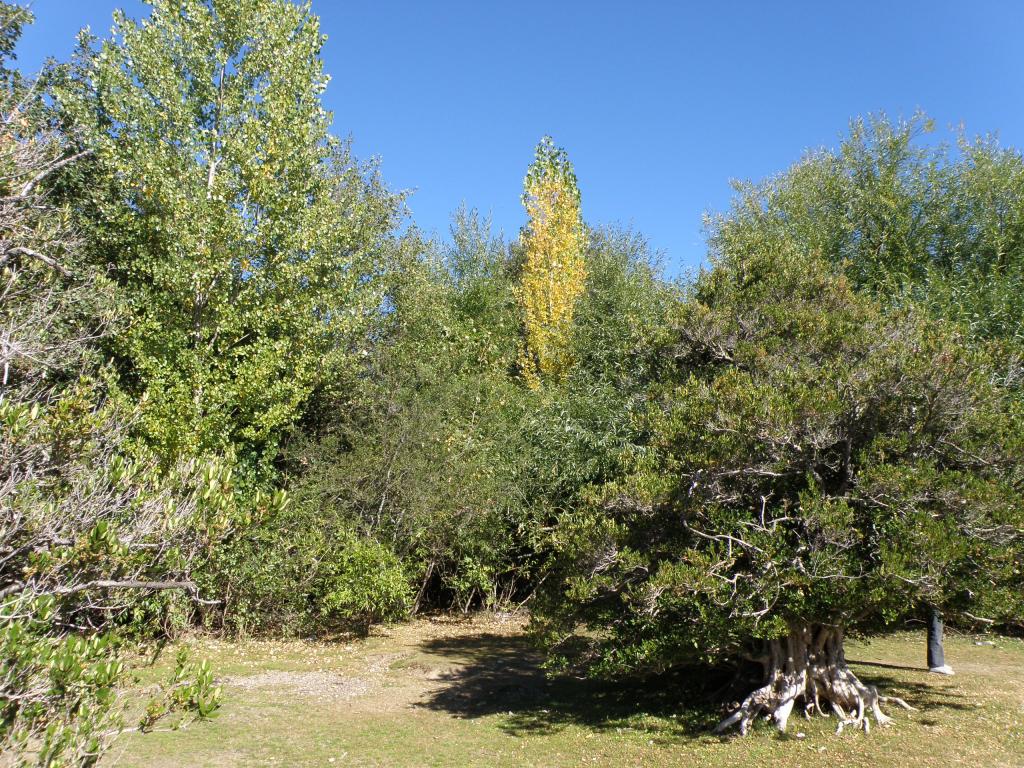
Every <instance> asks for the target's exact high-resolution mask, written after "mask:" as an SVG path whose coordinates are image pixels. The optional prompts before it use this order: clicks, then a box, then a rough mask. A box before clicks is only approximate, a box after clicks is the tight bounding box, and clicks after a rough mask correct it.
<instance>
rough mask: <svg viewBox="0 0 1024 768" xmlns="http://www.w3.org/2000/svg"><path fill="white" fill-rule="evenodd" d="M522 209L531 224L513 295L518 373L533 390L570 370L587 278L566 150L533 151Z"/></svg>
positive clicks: (547, 143) (543, 144) (542, 146)
mask: <svg viewBox="0 0 1024 768" xmlns="http://www.w3.org/2000/svg"><path fill="white" fill-rule="evenodd" d="M523 206H524V207H525V208H526V214H527V216H528V217H529V223H528V224H527V226H526V229H525V230H524V231H523V238H522V240H523V244H522V247H523V262H522V267H521V270H522V275H521V278H520V284H519V286H517V293H516V295H517V296H518V299H519V303H520V306H521V308H522V313H523V329H524V333H525V337H526V338H525V341H524V344H523V348H522V350H521V353H520V357H519V367H520V370H521V372H522V375H523V378H524V379H525V381H526V382H527V384H528V385H529V386H530V387H532V388H537V387H539V386H540V384H541V380H542V378H549V377H554V378H558V377H562V376H564V375H565V374H566V373H567V372H568V370H569V368H570V366H571V364H572V360H571V357H570V354H569V353H570V350H569V344H568V336H569V333H570V328H571V326H572V318H573V311H574V309H575V306H576V301H577V299H578V298H579V296H580V294H581V293H582V292H583V290H584V281H585V280H586V276H587V269H586V264H585V261H584V249H585V247H586V230H585V229H584V226H583V218H582V216H581V214H580V191H579V188H578V187H577V185H576V174H575V173H574V172H573V168H572V164H571V163H570V162H569V156H568V155H567V154H566V152H565V150H564V149H561V148H558V147H555V145H554V143H553V142H552V140H551V137H549V136H545V137H544V138H543V139H541V141H540V143H539V144H538V145H537V150H536V154H535V158H534V161H533V163H532V164H531V165H530V168H529V170H528V171H527V173H526V179H525V180H524V182H523Z"/></svg>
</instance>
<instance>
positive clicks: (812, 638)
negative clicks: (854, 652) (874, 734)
mask: <svg viewBox="0 0 1024 768" xmlns="http://www.w3.org/2000/svg"><path fill="white" fill-rule="evenodd" d="M760 661H762V662H763V663H764V664H765V670H766V679H767V682H766V683H765V685H763V686H762V687H761V688H758V689H757V690H756V691H754V692H753V693H751V694H750V695H749V696H747V698H746V699H745V700H744V701H743V703H742V704H741V705H740V706H739V708H738V709H737V710H736V711H735V712H733V713H732V714H730V715H729V716H728V717H727V718H725V719H724V720H723V721H722V722H720V723H719V724H718V726H717V727H716V728H715V733H721V732H722V731H725V730H726V729H728V728H729V727H731V726H733V725H735V724H736V723H739V727H740V733H741V734H742V735H744V736H746V734H747V731H748V730H749V728H750V724H751V723H752V722H753V721H754V720H755V719H756V718H757V717H758V716H759V715H762V714H763V715H765V716H766V717H768V718H770V719H771V720H774V721H775V727H776V728H778V729H779V731H780V732H784V731H785V730H786V724H787V723H788V722H789V717H790V715H791V714H792V713H793V709H794V707H795V706H796V705H797V702H798V701H799V702H802V704H803V710H804V716H805V717H807V718H808V719H809V718H810V717H811V714H812V713H814V712H817V713H818V714H820V715H822V716H824V717H828V716H829V715H830V714H835V715H836V716H837V717H838V718H839V725H838V726H837V728H836V733H842V732H843V728H845V727H846V726H848V725H852V726H854V727H858V728H863V729H864V732H865V733H867V732H868V731H869V730H870V729H871V725H870V720H869V715H871V716H873V717H874V719H875V722H876V723H878V724H879V725H883V726H884V725H888V724H889V723H891V722H892V718H891V717H889V716H887V715H885V714H884V713H883V712H882V708H881V705H882V704H883V703H890V702H891V703H893V704H898V705H899V706H901V707H903V708H904V709H909V710H913V709H914V708H913V707H911V706H910V705H909V704H907V703H906V702H905V701H903V699H899V698H896V697H894V696H881V695H879V693H878V690H877V689H876V688H875V687H874V686H868V685H865V684H864V683H862V682H861V681H860V680H858V679H857V676H856V675H854V674H853V672H851V671H850V668H849V666H848V665H847V663H846V656H845V655H844V653H843V632H842V630H840V629H836V628H835V627H819V628H816V629H812V628H811V627H801V628H799V629H795V630H793V631H792V632H790V634H789V636H788V637H786V638H785V639H779V640H772V641H771V642H770V643H769V644H768V653H767V654H766V656H765V657H763V658H762V659H760Z"/></svg>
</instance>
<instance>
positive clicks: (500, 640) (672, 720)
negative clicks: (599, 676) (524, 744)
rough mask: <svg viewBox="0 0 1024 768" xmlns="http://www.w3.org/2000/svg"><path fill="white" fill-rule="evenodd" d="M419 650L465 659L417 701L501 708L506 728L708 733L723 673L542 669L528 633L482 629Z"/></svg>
mask: <svg viewBox="0 0 1024 768" xmlns="http://www.w3.org/2000/svg"><path fill="white" fill-rule="evenodd" d="M421 647H422V650H423V651H424V652H425V653H427V654H431V655H437V656H441V657H443V658H445V659H446V660H449V661H456V662H458V663H461V664H464V666H462V667H461V668H459V669H457V670H455V671H453V672H450V673H448V674H446V675H443V676H442V677H441V678H440V679H439V685H438V687H437V688H436V689H435V690H434V691H432V692H431V693H430V694H429V696H428V697H427V698H426V699H425V700H424V701H422V702H420V704H419V705H418V706H421V707H424V708H427V709H431V710H435V711H439V712H446V713H448V714H450V715H452V716H453V717H459V718H478V717H485V716H487V715H496V714H504V715H506V717H505V718H504V720H503V722H502V724H501V725H500V726H499V727H501V728H502V729H503V730H505V731H506V732H508V733H510V734H513V735H531V734H547V733H554V732H557V731H559V730H561V729H562V728H565V727H567V726H570V725H583V726H586V727H588V728H590V729H592V730H596V731H607V730H615V729H628V728H635V727H638V725H639V724H641V723H642V727H643V730H644V731H645V732H646V733H647V734H648V737H649V738H652V739H657V738H658V737H661V738H665V739H672V738H678V737H681V736H697V735H707V734H708V733H709V730H710V728H712V727H713V726H714V724H715V723H717V722H718V720H719V719H720V718H721V709H720V707H717V706H715V704H714V697H713V696H712V695H711V694H712V693H713V692H714V691H715V690H716V689H719V690H720V689H721V687H722V685H723V682H728V676H727V675H723V674H722V673H721V672H718V671H710V672H709V671H707V670H704V671H702V673H701V674H694V673H692V672H691V673H690V674H686V673H682V672H671V673H665V674H661V675H657V676H652V677H647V678H636V679H629V680H619V681H601V680H594V679H589V678H578V677H574V676H570V675H559V676H548V675H547V674H545V671H544V669H543V667H542V661H543V657H542V656H541V655H540V654H539V653H538V652H537V651H536V649H535V648H534V647H533V646H532V644H531V643H530V641H529V638H527V637H523V636H518V637H509V636H508V635H497V634H482V635H476V636H472V637H453V638H440V639H434V640H430V641H428V642H425V643H423V645H422V646H421Z"/></svg>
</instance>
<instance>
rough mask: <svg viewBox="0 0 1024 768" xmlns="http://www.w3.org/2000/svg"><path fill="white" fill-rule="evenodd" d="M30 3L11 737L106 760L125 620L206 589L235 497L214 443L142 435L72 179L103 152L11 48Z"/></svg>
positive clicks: (13, 21)
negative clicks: (173, 446)
mask: <svg viewBox="0 0 1024 768" xmlns="http://www.w3.org/2000/svg"><path fill="white" fill-rule="evenodd" d="M31 19H32V17H31V14H30V13H28V11H27V10H26V9H24V8H20V7H17V6H11V5H7V4H3V3H0V27H2V29H3V30H4V37H3V39H2V43H0V71H2V72H3V80H2V85H0V89H2V90H0V232H2V233H3V237H2V242H0V465H2V466H3V477H2V479H0V659H2V662H0V752H2V753H3V754H4V756H5V757H8V756H10V757H11V759H14V760H17V763H16V764H18V765H27V764H29V763H31V762H33V761H35V762H38V764H40V765H92V764H94V763H95V761H96V760H97V759H98V758H99V756H100V754H101V753H102V751H103V749H104V748H105V747H106V745H107V744H108V743H109V741H110V739H111V737H112V735H113V733H115V732H116V725H117V709H118V706H117V705H118V699H117V696H116V686H117V685H118V684H119V682H120V681H121V680H122V677H123V675H124V672H125V670H126V666H125V664H124V663H123V661H122V658H121V656H120V653H119V645H120V641H119V640H118V637H117V634H118V632H119V630H121V629H123V628H125V627H126V626H127V625H132V629H133V630H135V631H144V630H146V629H147V628H151V627H147V624H148V623H149V622H150V621H152V620H153V619H154V618H156V617H159V618H164V617H165V616H166V608H167V606H168V602H169V600H170V599H173V598H169V599H168V601H165V600H163V599H161V598H160V597H157V595H160V594H166V593H167V592H168V591H177V592H180V593H184V594H186V595H188V596H189V597H191V598H193V599H195V600H200V602H201V598H200V596H199V593H198V589H197V587H196V583H195V581H194V580H193V576H192V572H193V568H194V567H195V566H196V565H197V562H198V561H199V560H200V559H201V555H202V554H203V553H205V552H206V551H207V550H208V549H209V548H210V547H212V546H214V545H215V543H216V542H217V540H218V534H219V533H222V532H223V531H224V529H225V528H226V527H227V526H226V525H225V523H230V522H231V515H230V514H228V515H225V512H228V513H230V512H231V511H232V510H231V504H232V501H233V500H232V499H231V498H230V497H231V494H230V492H228V493H223V491H225V490H229V489H228V486H229V485H230V483H229V482H228V480H229V476H228V473H226V472H225V471H224V467H223V466H222V465H221V464H218V463H217V462H216V461H211V462H209V463H208V464H207V466H206V467H205V469H204V471H202V472H201V471H199V469H198V468H197V467H196V466H195V464H194V463H192V462H181V463H177V464H175V465H173V466H172V467H171V468H170V470H169V471H164V472H158V471H157V468H156V462H155V460H154V458H153V457H152V456H151V455H147V454H142V453H140V452H137V451H129V450H127V446H126V440H127V433H128V431H129V425H130V424H131V422H132V421H133V420H134V419H135V418H136V417H137V409H136V408H135V406H134V405H133V404H124V403H120V402H118V400H117V399H116V398H112V397H111V396H110V385H109V379H110V372H109V370H107V369H106V368H105V366H104V365H103V356H102V353H101V350H100V349H99V347H98V342H99V341H100V340H101V339H103V338H104V337H105V336H106V335H107V334H109V333H111V332H112V331H113V330H114V329H116V328H118V327H119V325H120V323H121V322H123V319H124V318H123V317H122V316H121V313H120V311H119V306H118V303H117V301H116V295H115V294H116V292H115V290H114V286H113V285H112V284H111V283H110V281H109V280H108V279H107V278H106V276H105V274H104V273H103V270H102V269H99V268H97V267H96V266H95V265H92V264H90V262H89V260H88V259H87V258H86V257H85V255H84V254H83V243H82V239H81V238H80V237H79V235H78V233H77V232H76V229H75V227H74V226H73V214H72V209H71V207H70V206H69V205H66V204H62V203H61V196H60V195H59V194H58V193H57V190H58V188H59V187H60V185H61V182H62V180H63V178H64V177H65V176H67V175H68V174H71V173H73V172H74V170H75V168H76V164H78V163H81V162H83V160H84V158H85V156H86V155H87V152H85V153H83V152H81V151H77V150H76V149H75V147H74V146H73V142H72V141H71V139H70V138H69V137H68V135H67V134H65V133H64V132H62V131H61V130H60V129H59V127H58V125H57V120H56V116H55V114H54V113H53V112H52V110H51V109H50V105H49V103H48V100H47V98H46V93H45V90H44V88H43V86H42V85H41V82H42V79H41V78H40V79H34V80H29V79H26V78H23V77H22V76H21V75H20V74H19V73H18V72H17V71H15V70H10V69H8V68H7V66H6V65H7V63H8V62H7V58H8V56H9V55H10V53H11V51H12V49H13V47H14V43H15V41H16V33H17V32H18V31H20V28H21V26H22V25H24V24H28V23H30V22H31ZM10 30H14V34H12V35H10V36H9V35H8V32H9V31H10ZM200 478H202V481H203V485H202V486H201V487H200V486H199V483H198V480H199V479H200ZM204 696H205V694H204ZM203 701H204V705H205V704H211V705H212V702H211V701H210V700H208V699H206V698H204V699H203ZM12 764H13V763H12Z"/></svg>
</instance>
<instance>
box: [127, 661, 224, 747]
mask: <svg viewBox="0 0 1024 768" xmlns="http://www.w3.org/2000/svg"><path fill="white" fill-rule="evenodd" d="M160 694H161V695H160V696H159V697H154V698H152V699H150V701H149V703H148V704H147V705H146V709H145V711H144V712H143V713H142V716H141V718H140V719H139V730H140V731H149V730H152V729H153V727H154V726H155V725H156V723H157V722H158V721H159V720H161V719H162V718H164V717H167V716H168V715H171V714H172V713H176V712H180V713H182V717H181V718H179V719H178V720H177V721H175V723H174V724H173V727H174V728H180V727H181V726H182V725H183V724H184V723H186V722H187V721H186V720H185V718H186V717H188V716H189V715H193V716H194V717H195V718H196V719H209V718H211V717H215V716H216V714H217V710H218V709H219V708H220V694H221V689H220V687H219V686H214V684H213V669H212V668H211V667H210V663H209V662H208V661H206V660H205V659H204V660H203V661H200V662H199V663H198V664H196V663H194V662H192V661H190V659H189V650H188V648H187V647H185V646H182V647H181V648H179V649H178V652H177V654H176V655H175V664H174V670H173V671H172V672H171V674H170V676H169V677H168V679H167V682H166V683H164V684H162V685H161V686H160Z"/></svg>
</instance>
